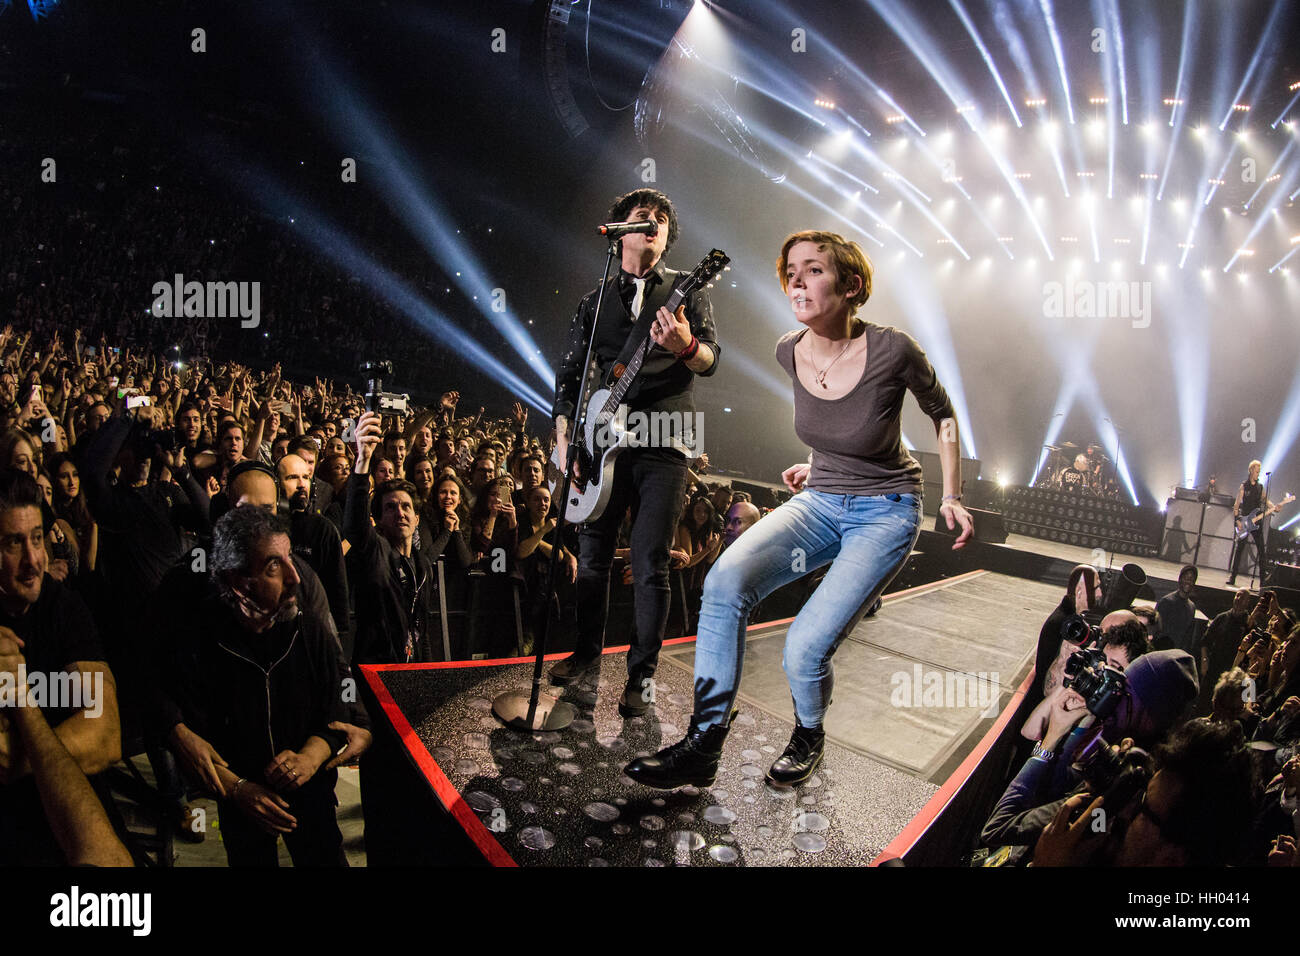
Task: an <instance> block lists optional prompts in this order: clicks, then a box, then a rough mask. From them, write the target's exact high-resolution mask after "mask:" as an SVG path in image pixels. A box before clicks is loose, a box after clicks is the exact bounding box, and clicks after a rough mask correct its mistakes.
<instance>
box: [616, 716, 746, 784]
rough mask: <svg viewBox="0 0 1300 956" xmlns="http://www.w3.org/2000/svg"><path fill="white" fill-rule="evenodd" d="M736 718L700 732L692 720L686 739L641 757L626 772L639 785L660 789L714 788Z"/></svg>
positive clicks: (629, 765) (732, 717)
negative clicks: (653, 753)
mask: <svg viewBox="0 0 1300 956" xmlns="http://www.w3.org/2000/svg"><path fill="white" fill-rule="evenodd" d="M735 719H736V715H735V713H733V714H732V715H731V719H730V720H728V721H727V722H726V723H725V724H719V725H718V726H717V727H710V728H709V729H708V730H700V728H699V726H698V725H697V724H696V723H695V718H694V717H692V718H691V726H690V729H689V730H687V731H686V737H685V739H683V740H681V741H679V742H678V743H675V744H673V745H672V746H671V747H665V748H664V749H663V750H661V751H659V752H658V753H657V754H655V755H654V756H653V757H638V758H637V759H636V760H633V761H632V762H631V763H630V764H628V765H627V766H626V767H624V768H623V772H624V773H625V774H627V775H628V776H629V777H631V778H632V779H633V780H635V781H636V782H637V783H640V784H643V785H645V786H647V787H653V788H654V789H656V790H676V789H677V788H678V787H684V786H686V785H687V784H692V785H693V786H696V787H709V786H712V785H713V781H714V779H715V778H716V777H717V775H718V761H719V760H721V759H722V745H723V743H724V742H725V741H726V739H727V731H729V730H730V729H731V721H732V720H735Z"/></svg>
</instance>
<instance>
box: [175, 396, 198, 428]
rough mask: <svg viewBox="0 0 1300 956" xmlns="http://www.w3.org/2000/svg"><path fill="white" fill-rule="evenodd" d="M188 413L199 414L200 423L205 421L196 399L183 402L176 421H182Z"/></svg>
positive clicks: (177, 410) (177, 412) (177, 411)
mask: <svg viewBox="0 0 1300 956" xmlns="http://www.w3.org/2000/svg"><path fill="white" fill-rule="evenodd" d="M186 412H198V415H199V421H200V422H202V421H203V409H201V408H199V403H198V402H196V401H194V399H192V398H187V399H185V401H183V402H181V404H180V407H179V408H177V409H176V419H175V420H176V421H180V417H181V416H182V415H184V414H185V413H186Z"/></svg>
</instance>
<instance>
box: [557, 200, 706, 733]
mask: <svg viewBox="0 0 1300 956" xmlns="http://www.w3.org/2000/svg"><path fill="white" fill-rule="evenodd" d="M607 218H608V220H609V221H610V222H627V221H644V222H653V223H655V225H656V228H655V231H654V232H633V233H628V234H625V235H624V236H623V238H622V239H621V240H620V242H621V248H620V256H621V263H622V268H621V269H620V270H619V273H618V275H616V276H614V277H613V278H611V279H610V280H609V282H608V284H607V285H606V287H605V299H604V303H603V306H602V309H601V315H600V321H599V323H598V328H597V332H596V343H595V348H594V350H593V360H594V363H595V365H596V366H597V369H598V374H599V379H600V381H601V382H603V383H606V384H608V383H610V381H611V375H612V372H613V370H614V366H615V365H616V364H618V362H617V360H618V358H619V355H620V354H621V353H622V352H623V351H624V345H625V344H626V343H627V342H628V341H629V339H630V337H631V333H632V332H633V326H634V325H635V324H636V321H637V319H638V317H640V316H641V315H643V314H645V316H646V319H647V321H649V335H650V337H651V338H652V339H653V341H654V346H653V348H652V349H651V351H650V353H649V355H648V356H647V357H646V360H645V363H644V365H643V366H642V368H641V371H640V374H639V375H638V376H637V379H636V382H635V383H634V384H633V385H632V387H631V389H630V390H629V391H628V393H627V395H626V397H625V399H624V403H625V404H626V405H627V407H628V411H629V414H630V413H634V412H645V413H654V412H663V413H677V414H675V415H674V414H670V415H669V417H668V418H666V419H665V421H670V422H672V423H674V425H676V426H677V427H678V428H680V426H681V424H682V423H684V422H688V421H692V420H693V419H694V402H693V401H692V398H691V388H692V386H693V384H694V382H695V376H696V375H712V374H713V373H714V372H715V371H716V370H717V367H718V355H719V352H720V349H719V348H718V345H717V342H716V340H715V333H714V329H713V310H712V308H711V307H710V305H709V300H708V296H707V294H706V293H705V292H704V291H703V290H697V291H695V292H692V293H691V294H690V295H689V296H688V297H687V298H686V301H685V302H684V303H683V304H682V305H681V306H680V307H679V308H678V309H677V312H676V314H673V313H670V312H669V311H668V310H667V309H666V308H663V304H664V303H665V302H666V301H667V299H668V295H669V293H670V292H671V291H672V288H673V285H674V282H675V280H676V279H677V278H678V273H676V272H674V271H673V270H671V269H667V268H665V267H664V264H663V257H664V255H665V253H667V251H668V250H669V248H671V247H672V244H673V243H674V242H675V241H676V240H677V211H676V209H675V208H674V207H673V203H672V200H670V199H669V198H668V197H667V196H665V195H664V194H663V193H661V192H659V191H658V190H655V189H637V190H634V191H633V192H630V193H627V194H626V195H624V196H620V197H619V198H618V199H617V200H615V202H614V205H613V207H612V208H611V209H610V211H609V215H608V217H607ZM598 292H599V289H593V290H592V291H590V292H588V293H587V294H586V295H585V296H584V297H583V299H582V301H581V302H579V303H578V310H577V312H576V313H575V315H574V317H573V323H572V325H571V327H570V329H569V340H568V345H567V350H566V352H565V355H564V358H563V359H562V360H561V361H560V364H559V368H558V369H557V370H556V375H555V406H554V408H553V410H552V417H553V418H554V419H555V429H556V437H557V442H558V446H559V451H560V458H561V460H562V461H565V462H566V464H567V455H568V448H569V441H570V439H571V438H572V433H571V429H572V427H573V423H574V422H575V421H576V419H577V416H578V411H579V410H578V408H577V403H578V401H579V398H580V395H581V391H582V376H583V371H584V370H583V368H582V363H583V360H584V359H585V358H586V343H587V338H588V336H589V335H590V333H591V323H592V319H593V317H594V315H595V310H596V298H597V294H598ZM651 317H653V320H652V321H650V319H651ZM642 334H643V333H642V332H640V331H638V335H639V336H640V335H642ZM650 433H651V434H655V435H658V434H661V433H662V432H661V429H659V428H653V429H650ZM672 437H673V441H671V442H669V443H668V445H669V446H670V447H649V448H628V449H625V450H624V451H623V452H622V453H621V454H620V455H619V457H618V461H617V464H616V465H615V468H614V474H613V479H612V480H613V482H614V485H613V491H612V495H611V497H610V500H609V504H608V506H607V507H606V508H605V510H604V512H603V513H602V514H601V515H600V516H599V517H598V518H596V519H594V520H592V521H590V522H588V523H587V524H585V525H584V526H583V527H582V529H581V532H580V542H581V547H580V551H579V559H578V581H577V603H578V641H577V647H576V649H575V650H574V652H573V653H572V654H571V655H570V656H569V657H567V658H565V659H564V660H562V661H559V662H558V663H557V664H556V665H555V666H554V667H553V668H551V672H550V679H551V682H552V683H553V684H567V683H569V682H570V681H572V680H575V679H577V678H579V677H581V676H583V675H584V674H588V673H593V672H596V671H598V670H599V668H600V654H601V649H602V648H603V647H604V643H605V640H604V638H605V619H606V616H607V614H608V611H609V572H610V565H611V564H612V562H613V557H614V546H615V539H616V537H617V534H618V529H619V525H620V524H621V523H622V521H623V518H624V516H625V514H626V513H627V510H628V508H631V509H632V515H633V519H632V538H631V562H632V582H633V596H634V598H635V608H636V610H635V622H636V634H635V636H634V638H633V640H632V647H631V650H629V651H628V656H627V669H628V680H627V685H626V687H625V688H624V690H623V696H622V698H621V699H620V701H619V713H620V714H622V715H623V716H624V717H634V716H637V715H639V714H643V713H645V712H646V710H647V709H648V708H649V706H650V703H651V702H652V701H653V699H654V691H653V687H654V682H653V677H654V672H655V666H656V665H657V664H658V661H659V648H660V646H661V645H662V643H663V635H664V625H665V624H666V623H667V620H668V607H669V598H670V591H669V588H668V562H669V557H668V552H669V549H670V548H671V547H672V541H673V535H674V532H675V531H676V528H677V521H678V517H679V515H680V513H681V510H682V499H683V497H684V495H685V493H686V483H687V467H686V456H685V454H683V448H684V447H687V446H689V445H690V444H691V443H692V442H691V438H690V437H688V436H682V435H678V434H674V435H673V436H672ZM580 477H583V478H590V477H591V476H590V475H582V476H580Z"/></svg>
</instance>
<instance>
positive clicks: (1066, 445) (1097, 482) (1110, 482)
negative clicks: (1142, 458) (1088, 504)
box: [1037, 441, 1119, 499]
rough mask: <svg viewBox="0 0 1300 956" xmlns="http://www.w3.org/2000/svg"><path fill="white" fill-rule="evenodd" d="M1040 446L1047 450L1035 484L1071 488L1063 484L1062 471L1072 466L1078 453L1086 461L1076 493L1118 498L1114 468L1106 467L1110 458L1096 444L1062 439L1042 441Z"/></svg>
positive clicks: (1055, 487)
mask: <svg viewBox="0 0 1300 956" xmlns="http://www.w3.org/2000/svg"><path fill="white" fill-rule="evenodd" d="M1043 448H1044V449H1045V450H1046V451H1047V452H1048V456H1047V460H1046V461H1045V462H1044V463H1043V470H1042V472H1041V474H1042V475H1043V476H1044V477H1043V480H1041V481H1040V482H1038V484H1037V487H1039V488H1053V489H1056V490H1058V491H1065V490H1075V489H1073V488H1067V487H1066V482H1065V481H1064V480H1063V479H1064V476H1065V473H1066V472H1067V471H1068V470H1070V469H1073V468H1074V466H1075V461H1077V460H1078V458H1079V457H1080V456H1082V457H1083V458H1084V459H1086V460H1087V462H1088V464H1087V467H1086V468H1085V469H1081V470H1083V471H1084V478H1083V483H1082V485H1081V486H1080V487H1079V489H1078V493H1081V494H1084V495H1087V496H1089V497H1092V498H1116V499H1118V498H1119V486H1118V484H1117V483H1116V481H1115V469H1114V468H1113V467H1109V466H1112V465H1113V464H1114V462H1113V461H1112V460H1111V458H1110V457H1109V456H1108V455H1106V454H1105V453H1104V452H1103V451H1102V450H1101V448H1100V446H1098V445H1095V444H1093V445H1087V446H1083V445H1078V444H1076V443H1075V442H1072V441H1064V442H1061V444H1059V445H1044V446H1043Z"/></svg>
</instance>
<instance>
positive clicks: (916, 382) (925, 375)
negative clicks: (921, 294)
mask: <svg viewBox="0 0 1300 956" xmlns="http://www.w3.org/2000/svg"><path fill="white" fill-rule="evenodd" d="M807 331H808V330H807V329H799V330H797V331H794V332H789V333H787V334H785V335H783V336H782V337H781V339H780V341H778V342H777V343H776V360H777V361H778V362H780V363H781V367H782V368H783V369H785V371H786V374H788V375H789V376H790V378H791V380H793V382H794V430H795V434H796V435H798V436H799V440H800V441H801V442H803V443H804V444H805V445H807V446H809V447H810V448H812V450H813V455H812V470H811V472H810V473H809V475H808V482H807V485H806V487H808V488H813V489H815V490H817V491H823V492H827V493H829V494H837V495H883V494H917V495H919V494H920V493H921V465H920V463H919V462H917V460H916V459H915V458H913V457H912V456H911V455H909V454H908V453H907V449H906V448H904V447H903V442H902V438H901V435H902V429H901V427H900V424H899V422H900V417H901V413H902V409H903V392H904V391H905V390H909V391H911V393H912V394H913V395H915V396H916V400H917V402H918V403H919V404H920V406H921V411H923V412H925V414H926V415H928V416H929V417H930V418H931V419H933V420H934V421H935V422H939V421H942V420H943V419H945V418H952V417H954V412H953V408H952V401H951V400H950V399H949V398H948V393H947V392H945V391H944V389H943V386H942V385H940V384H939V377H938V376H937V375H936V374H935V372H934V367H933V366H932V365H931V364H930V360H929V359H927V358H926V357H925V352H924V351H922V349H921V346H920V345H918V344H917V342H916V339H914V338H912V337H911V336H910V335H908V334H907V333H906V332H902V331H900V330H898V329H895V328H891V327H889V326H883V325H872V324H871V323H870V322H868V323H867V329H866V332H864V333H863V334H864V335H866V336H867V364H866V368H865V369H864V370H863V373H862V379H861V381H859V382H858V384H857V385H856V386H855V387H854V389H853V391H851V392H849V393H848V394H847V395H845V396H844V397H843V398H835V399H825V398H819V397H818V396H816V395H813V394H811V393H810V392H809V391H808V390H807V389H805V388H804V387H803V385H802V383H800V381H799V376H798V375H797V374H795V367H794V362H795V358H794V347H795V343H796V342H798V341H799V339H800V337H802V336H803V335H804V333H806V332H807Z"/></svg>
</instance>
